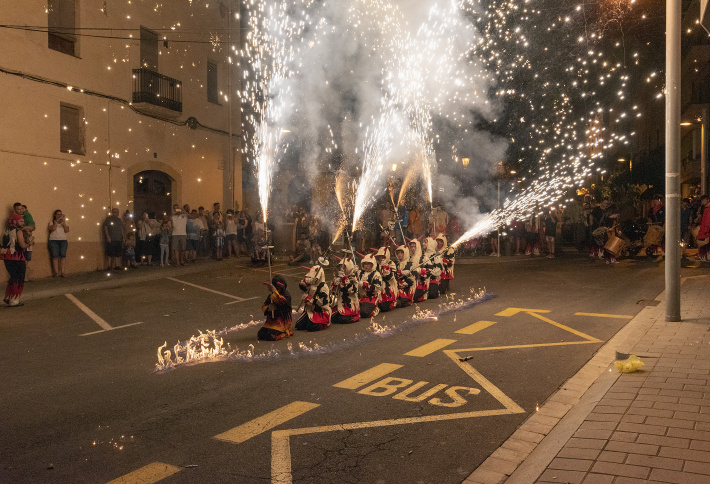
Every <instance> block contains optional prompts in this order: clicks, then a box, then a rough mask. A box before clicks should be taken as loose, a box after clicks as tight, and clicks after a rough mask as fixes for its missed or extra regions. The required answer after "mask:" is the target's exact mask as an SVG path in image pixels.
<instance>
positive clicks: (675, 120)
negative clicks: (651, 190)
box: [665, 0, 681, 321]
mask: <svg viewBox="0 0 710 484" xmlns="http://www.w3.org/2000/svg"><path fill="white" fill-rule="evenodd" d="M680 22H681V0H666V119H665V124H666V130H665V131H666V132H665V142H666V152H665V154H666V267H665V284H666V321H680V88H681V86H680V62H681V59H680V35H681V34H680V30H681V26H680Z"/></svg>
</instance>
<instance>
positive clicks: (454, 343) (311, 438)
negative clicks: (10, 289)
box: [0, 255, 663, 483]
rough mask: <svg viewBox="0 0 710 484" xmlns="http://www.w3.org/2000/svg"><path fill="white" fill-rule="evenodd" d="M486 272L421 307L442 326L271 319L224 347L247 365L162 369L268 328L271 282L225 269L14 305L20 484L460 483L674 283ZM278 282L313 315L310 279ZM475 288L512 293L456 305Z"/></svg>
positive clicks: (5, 421)
mask: <svg viewBox="0 0 710 484" xmlns="http://www.w3.org/2000/svg"><path fill="white" fill-rule="evenodd" d="M470 262H473V263H471V264H457V266H456V279H455V280H454V281H453V284H452V290H453V292H455V293H456V295H455V296H454V297H452V298H451V299H449V300H448V302H447V301H446V300H436V301H428V302H425V303H423V304H420V305H419V308H420V309H421V310H430V311H432V314H430V316H437V315H438V316H437V319H434V318H433V317H429V318H423V319H415V318H414V315H415V312H416V309H415V308H407V309H399V310H395V311H393V312H391V313H387V314H380V315H379V316H378V317H376V318H375V320H374V322H375V323H376V324H377V325H379V326H381V327H386V328H385V330H384V331H383V332H382V333H379V334H378V333H373V331H372V330H371V329H370V326H371V323H370V321H361V322H359V323H356V324H353V325H347V326H333V327H331V328H330V329H329V330H327V331H324V332H321V333H301V332H296V334H295V336H294V337H293V338H290V339H288V340H285V341H280V342H276V343H270V342H269V343H266V342H257V341H256V332H257V330H258V328H259V326H256V325H255V326H251V327H248V328H246V329H243V330H240V331H235V332H232V333H230V334H228V335H227V336H225V337H224V342H225V345H226V344H227V343H228V344H230V345H231V348H232V349H233V348H235V347H236V348H238V349H239V351H240V352H242V353H241V354H242V355H243V356H242V357H241V358H233V359H231V360H229V361H217V362H209V363H198V364H193V365H178V367H177V368H175V369H172V370H168V371H162V372H157V371H155V369H156V363H158V348H159V347H160V346H161V345H163V343H165V342H167V343H168V347H172V345H174V344H175V343H177V342H178V341H184V340H186V339H188V338H189V337H190V336H192V335H196V334H198V331H200V330H201V331H203V332H204V331H206V330H214V329H217V330H219V329H222V328H225V327H232V326H235V325H237V324H240V323H249V322H250V321H251V320H252V319H254V320H259V319H260V317H261V314H260V306H261V303H262V301H263V299H264V298H265V296H266V291H265V289H264V286H263V285H262V284H261V283H262V282H263V281H266V280H268V269H266V268H264V269H258V270H254V269H252V268H246V267H241V266H239V265H238V264H237V262H236V261H234V262H233V261H227V262H223V263H221V264H218V263H216V262H212V261H206V262H201V264H203V265H204V271H202V272H195V273H191V274H183V275H181V276H170V278H167V277H165V278H161V279H157V280H154V281H150V282H142V283H135V284H129V285H126V286H123V287H118V288H113V289H98V290H91V291H83V292H77V293H75V294H71V295H69V296H57V297H53V298H46V299H41V300H33V301H29V302H28V303H27V305H26V306H24V307H23V308H18V309H6V310H2V311H0V321H1V324H0V340H2V341H3V343H4V344H3V351H2V353H0V362H1V363H2V368H3V386H2V394H0V408H2V412H1V413H0V429H2V431H1V432H0V482H3V483H5V482H7V483H44V482H47V483H55V482H57V483H59V482H61V483H65V482H72V483H102V482H110V481H112V480H117V481H116V482H124V483H128V482H157V481H160V482H164V483H195V482H205V483H269V482H294V483H334V482H338V483H460V482H462V481H463V480H464V479H465V478H466V477H467V476H468V475H469V474H470V473H471V472H472V471H473V470H474V469H475V468H476V467H477V466H478V465H479V464H480V463H481V462H483V461H484V460H485V459H486V457H487V456H488V455H490V454H491V453H492V452H493V451H494V450H495V449H497V448H498V447H499V446H500V445H501V443H502V442H504V441H505V440H506V438H507V437H508V436H509V435H510V434H511V433H512V432H513V431H514V430H515V429H516V428H517V427H518V426H519V425H520V423H521V422H523V421H524V420H525V418H526V417H527V416H528V415H530V413H532V412H535V409H536V406H537V405H539V404H542V403H543V402H544V401H545V400H546V399H547V398H548V397H549V396H550V395H551V394H552V393H553V392H555V391H556V390H557V389H558V388H559V387H560V386H561V385H562V384H564V382H565V381H566V380H567V379H568V378H570V377H571V376H572V375H574V374H575V373H576V372H577V371H578V370H579V369H580V368H581V367H582V366H583V365H584V364H585V363H586V362H587V361H588V360H589V359H590V358H591V356H592V355H593V354H594V352H595V351H596V350H597V349H598V348H599V347H600V346H601V345H603V344H604V342H605V341H607V340H608V339H609V338H611V337H612V336H613V335H614V334H615V333H616V332H617V331H618V330H619V329H620V328H622V327H623V325H624V324H625V323H627V322H628V321H629V319H630V318H631V317H632V316H633V315H635V314H636V313H637V312H638V311H640V310H641V309H642V308H643V306H644V304H646V303H647V302H649V301H650V300H653V299H654V298H655V297H656V296H657V295H658V293H659V292H661V290H662V289H663V270H662V267H661V266H660V265H658V264H657V263H647V262H632V261H624V262H623V263H622V264H619V265H617V266H608V265H605V264H604V262H603V261H596V262H594V263H592V262H590V261H588V260H586V258H583V257H579V256H576V255H575V256H573V257H568V258H564V257H562V258H558V259H554V260H548V259H544V258H536V259H530V258H525V257H515V258H503V259H494V258H479V259H475V260H473V261H470ZM141 270H143V271H147V270H154V271H159V270H160V268H150V269H148V268H144V269H141ZM275 270H276V271H282V272H281V273H283V274H285V275H287V281H288V283H289V290H290V291H291V294H292V295H293V299H294V308H295V307H296V306H298V302H299V301H300V291H299V290H298V280H300V278H301V277H302V276H303V274H304V273H305V269H301V268H292V267H287V266H285V265H279V266H276V269H275ZM331 274H332V272H331V271H330V270H328V271H327V277H330V275H331ZM122 276H123V275H122V274H117V275H112V276H111V277H122ZM471 288H472V289H482V288H485V290H486V291H487V294H488V295H489V296H492V298H490V299H488V300H485V301H482V302H479V303H478V304H469V305H468V306H466V307H464V308H460V309H457V310H451V305H452V303H453V301H455V300H461V299H467V298H469V297H470V296H471V294H470V289H471ZM28 290H31V285H30V286H28ZM420 315H421V314H420ZM299 343H302V345H299ZM289 344H290V345H291V346H290V348H289V346H288V345H289ZM250 345H253V348H251V347H250ZM461 360H465V361H461Z"/></svg>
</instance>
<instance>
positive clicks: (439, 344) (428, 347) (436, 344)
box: [405, 339, 456, 358]
mask: <svg viewBox="0 0 710 484" xmlns="http://www.w3.org/2000/svg"><path fill="white" fill-rule="evenodd" d="M451 343H456V340H455V339H435V340H434V341H432V342H431V343H427V344H425V345H422V346H420V347H419V348H415V349H413V350H412V351H409V352H408V353H405V356H418V357H420V358H421V357H424V356H428V355H430V354H432V353H434V352H436V351H439V350H440V349H441V348H446V347H447V346H449V345H450V344H451Z"/></svg>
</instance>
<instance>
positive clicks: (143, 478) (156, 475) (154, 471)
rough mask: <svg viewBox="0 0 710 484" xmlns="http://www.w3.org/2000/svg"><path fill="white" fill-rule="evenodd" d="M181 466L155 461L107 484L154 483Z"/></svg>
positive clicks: (178, 469)
mask: <svg viewBox="0 0 710 484" xmlns="http://www.w3.org/2000/svg"><path fill="white" fill-rule="evenodd" d="M181 470H182V468H181V467H175V466H171V465H170V464H164V463H162V462H153V463H152V464H148V465H147V466H144V467H141V468H140V469H137V470H135V471H133V472H130V473H128V474H126V475H125V476H121V477H119V478H117V479H114V480H112V481H110V482H108V483H107V484H152V483H153V482H158V481H160V480H162V479H165V478H166V477H168V476H172V475H173V474H175V473H176V472H179V471H181Z"/></svg>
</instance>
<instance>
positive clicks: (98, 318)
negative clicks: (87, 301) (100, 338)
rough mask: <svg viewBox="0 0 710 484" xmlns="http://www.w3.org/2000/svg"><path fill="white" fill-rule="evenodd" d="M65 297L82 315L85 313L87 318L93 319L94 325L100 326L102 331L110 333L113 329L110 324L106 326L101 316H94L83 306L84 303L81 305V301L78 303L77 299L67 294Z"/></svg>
mask: <svg viewBox="0 0 710 484" xmlns="http://www.w3.org/2000/svg"><path fill="white" fill-rule="evenodd" d="M65 296H66V297H67V299H69V300H70V301H71V302H73V303H74V304H76V306H77V307H78V308H79V309H81V310H82V311H84V313H85V314H86V315H87V316H89V317H90V318H91V319H93V320H94V322H95V323H96V324H98V325H99V326H101V327H102V328H103V329H104V331H110V330H112V329H113V328H112V327H111V325H110V324H108V323H107V322H106V321H104V320H103V319H102V318H101V316H99V315H98V314H96V313H95V312H93V311H92V310H91V309H89V308H87V307H86V306H85V305H84V303H82V302H81V301H79V300H78V299H77V298H75V297H74V296H73V295H72V294H69V293H67V294H65Z"/></svg>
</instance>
